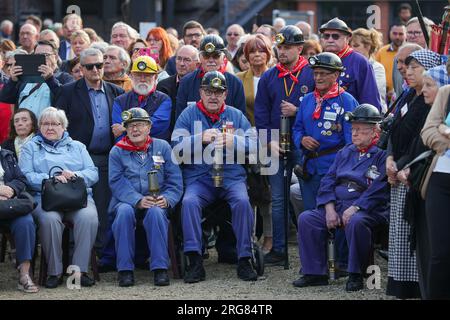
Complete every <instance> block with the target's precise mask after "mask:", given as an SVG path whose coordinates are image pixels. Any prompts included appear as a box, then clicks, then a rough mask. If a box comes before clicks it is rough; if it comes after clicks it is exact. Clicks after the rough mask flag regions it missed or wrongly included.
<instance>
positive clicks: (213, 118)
mask: <svg viewBox="0 0 450 320" xmlns="http://www.w3.org/2000/svg"><path fill="white" fill-rule="evenodd" d="M197 108H198V109H199V110H200V111H201V112H202V113H203V114H204V115H205V116H206V117H208V118H209V119H211V121H212V123H216V122H217V121H219V120H220V115H221V114H222V113H223V112H224V111H225V103H224V104H223V105H222V106H221V107H220V110H219V112H217V113H211V112H209V111H208V110H206V108H205V105H204V104H203V101H202V100H200V101H199V102H197Z"/></svg>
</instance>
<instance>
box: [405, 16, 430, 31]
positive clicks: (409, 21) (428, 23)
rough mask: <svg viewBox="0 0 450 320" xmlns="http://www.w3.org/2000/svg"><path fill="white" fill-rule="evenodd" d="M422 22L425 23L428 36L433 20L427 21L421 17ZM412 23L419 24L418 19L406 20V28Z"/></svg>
mask: <svg viewBox="0 0 450 320" xmlns="http://www.w3.org/2000/svg"><path fill="white" fill-rule="evenodd" d="M423 22H424V23H425V28H426V29H427V32H428V35H430V32H431V26H432V25H434V22H433V20H431V19H428V18H427V17H423ZM412 23H419V24H420V22H419V18H418V17H414V18H411V19H409V20H408V22H407V23H406V27H408V26H409V25H410V24H412Z"/></svg>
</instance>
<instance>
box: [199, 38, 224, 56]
mask: <svg viewBox="0 0 450 320" xmlns="http://www.w3.org/2000/svg"><path fill="white" fill-rule="evenodd" d="M200 52H201V53H203V52H205V53H208V54H211V53H213V52H226V49H225V43H224V42H223V39H222V38H221V37H220V36H218V35H216V34H208V35H207V36H205V37H204V38H203V40H202V42H200Z"/></svg>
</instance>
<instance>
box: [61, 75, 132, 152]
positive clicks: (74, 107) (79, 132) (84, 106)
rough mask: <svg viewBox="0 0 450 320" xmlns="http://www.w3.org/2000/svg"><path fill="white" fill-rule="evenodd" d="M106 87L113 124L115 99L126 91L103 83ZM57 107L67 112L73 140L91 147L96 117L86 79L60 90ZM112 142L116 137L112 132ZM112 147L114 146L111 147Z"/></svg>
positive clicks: (69, 129)
mask: <svg viewBox="0 0 450 320" xmlns="http://www.w3.org/2000/svg"><path fill="white" fill-rule="evenodd" d="M103 84H104V86H105V93H106V99H107V100H108V107H109V122H110V124H112V122H111V114H112V106H113V102H114V99H115V98H116V97H118V96H120V95H121V94H123V93H124V92H125V91H123V89H122V88H120V87H118V86H116V85H114V84H112V83H108V82H106V81H104V82H103ZM55 106H56V107H57V108H60V109H62V110H64V111H65V112H66V115H67V119H68V120H69V127H68V129H67V130H68V131H69V135H70V137H71V138H72V139H74V140H78V141H80V142H82V143H83V144H84V145H85V146H86V147H89V145H90V143H91V139H92V134H93V132H94V117H93V113H92V106H91V100H90V98H89V93H88V89H87V86H86V82H85V80H84V78H82V79H80V80H78V81H75V82H72V83H69V84H67V85H64V86H62V87H61V88H60V91H59V95H58V97H57V99H56V102H55ZM111 141H114V137H113V134H112V131H111ZM110 147H112V146H110Z"/></svg>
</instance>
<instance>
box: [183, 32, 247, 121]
mask: <svg viewBox="0 0 450 320" xmlns="http://www.w3.org/2000/svg"><path fill="white" fill-rule="evenodd" d="M199 51H200V63H201V65H200V67H199V68H198V69H197V70H195V71H193V72H191V73H188V74H187V75H185V76H184V77H183V78H182V79H181V81H180V84H179V87H178V92H177V105H176V115H175V120H176V119H177V118H178V117H179V116H180V114H181V112H183V110H184V109H185V108H186V107H187V106H188V105H189V104H195V103H197V101H199V100H200V94H199V89H200V83H201V81H202V78H203V76H204V74H205V73H206V72H209V71H219V72H220V73H222V74H223V75H224V76H225V78H226V79H227V91H228V94H227V99H226V101H225V103H226V104H227V105H230V106H233V107H235V108H237V109H239V110H241V111H242V113H243V114H246V113H245V94H244V87H243V85H242V82H241V80H240V79H239V78H238V77H236V76H235V75H233V74H231V73H228V72H226V65H227V63H228V62H227V60H226V55H227V54H228V52H227V49H226V48H225V44H224V42H223V39H222V38H221V37H219V36H218V35H215V34H210V35H207V36H205V37H204V38H203V40H202V42H201V43H200V49H199Z"/></svg>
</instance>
